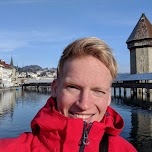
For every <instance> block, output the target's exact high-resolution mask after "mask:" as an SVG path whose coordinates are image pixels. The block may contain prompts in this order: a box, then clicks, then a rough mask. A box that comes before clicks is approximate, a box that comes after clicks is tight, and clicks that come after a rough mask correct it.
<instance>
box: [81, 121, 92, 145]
mask: <svg viewBox="0 0 152 152" xmlns="http://www.w3.org/2000/svg"><path fill="white" fill-rule="evenodd" d="M91 126H92V123H89V124H87V122H85V121H84V128H83V134H82V138H81V141H80V145H84V146H86V145H89V144H90V141H89V139H88V133H89V131H90V129H91Z"/></svg>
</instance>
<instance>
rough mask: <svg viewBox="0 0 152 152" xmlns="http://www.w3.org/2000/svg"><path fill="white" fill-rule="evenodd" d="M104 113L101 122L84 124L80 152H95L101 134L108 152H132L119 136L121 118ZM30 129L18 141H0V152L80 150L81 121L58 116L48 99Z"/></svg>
mask: <svg viewBox="0 0 152 152" xmlns="http://www.w3.org/2000/svg"><path fill="white" fill-rule="evenodd" d="M107 113H108V115H105V116H104V118H103V121H102V122H100V123H99V122H93V123H92V125H89V124H86V125H87V126H88V128H90V131H89V133H88V134H87V135H88V138H87V141H86V143H87V145H85V146H84V152H98V151H99V143H100V141H101V139H102V136H103V134H104V132H106V133H108V134H109V135H110V136H109V146H108V149H109V150H108V151H109V152H136V150H135V148H134V147H133V146H132V145H131V144H130V143H129V142H128V141H126V140H125V139H123V138H122V137H120V136H119V134H120V132H121V131H122V128H123V125H124V122H123V119H122V118H121V116H120V115H119V114H118V113H116V112H115V111H114V110H113V109H112V108H110V107H108V109H107ZM87 126H86V128H87ZM31 128H32V133H23V134H21V135H20V136H19V137H18V138H12V139H11V138H10V139H8V138H7V139H1V140H0V152H79V149H80V147H81V146H80V145H82V146H83V143H82V142H81V141H82V137H83V136H82V134H83V128H84V122H83V120H82V119H79V118H78V119H73V118H67V117H65V116H63V115H61V114H59V112H57V111H56V110H55V102H54V100H53V99H52V98H50V99H48V101H47V103H46V105H45V106H44V107H43V108H42V109H41V110H40V111H39V112H38V113H37V115H36V116H35V117H34V119H33V120H32V122H31ZM87 135H86V136H87ZM81 143H82V144H81Z"/></svg>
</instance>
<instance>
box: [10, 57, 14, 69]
mask: <svg viewBox="0 0 152 152" xmlns="http://www.w3.org/2000/svg"><path fill="white" fill-rule="evenodd" d="M10 65H11V67H12V68H13V67H14V63H13V58H12V57H11V62H10Z"/></svg>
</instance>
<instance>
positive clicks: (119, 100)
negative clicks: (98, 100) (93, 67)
mask: <svg viewBox="0 0 152 152" xmlns="http://www.w3.org/2000/svg"><path fill="white" fill-rule="evenodd" d="M131 101H132V103H133V105H131ZM144 103H147V104H146V105H144ZM128 105H129V106H128ZM111 106H112V107H113V108H114V109H116V110H117V111H119V113H120V114H121V115H122V117H123V118H124V120H125V127H124V130H123V132H122V133H121V135H122V136H123V137H124V138H126V139H127V140H128V141H130V142H131V143H132V144H133V145H134V146H135V147H136V148H137V150H138V151H139V152H151V151H152V112H151V111H149V110H144V109H150V110H151V105H150V104H148V102H142V101H141V100H139V101H138V100H131V98H123V97H113V98H112V105H111ZM142 107H144V109H142Z"/></svg>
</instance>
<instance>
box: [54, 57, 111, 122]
mask: <svg viewBox="0 0 152 152" xmlns="http://www.w3.org/2000/svg"><path fill="white" fill-rule="evenodd" d="M111 82H112V76H111V74H110V71H109V69H108V68H107V67H106V66H105V65H104V64H103V63H102V62H100V61H99V60H98V59H96V58H94V57H92V56H86V57H81V58H76V59H73V60H68V61H66V63H65V64H64V67H63V72H62V75H60V78H59V79H58V80H56V81H54V82H53V84H52V96H53V97H55V98H56V99H57V110H58V111H59V112H60V113H61V114H63V115H64V116H66V117H70V118H82V119H83V120H84V121H86V122H93V121H98V122H100V121H101V120H102V118H103V116H104V114H105V112H106V109H107V106H108V105H109V104H110V102H111Z"/></svg>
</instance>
